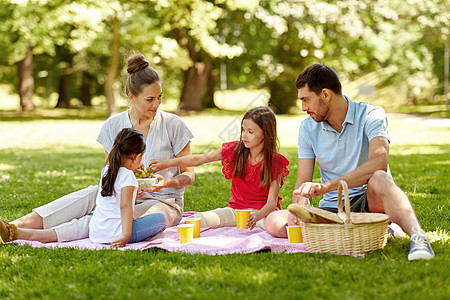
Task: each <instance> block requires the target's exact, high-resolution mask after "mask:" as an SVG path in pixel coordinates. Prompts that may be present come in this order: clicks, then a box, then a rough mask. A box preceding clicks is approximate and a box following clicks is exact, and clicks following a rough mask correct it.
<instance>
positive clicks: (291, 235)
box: [286, 225, 303, 244]
mask: <svg viewBox="0 0 450 300" xmlns="http://www.w3.org/2000/svg"><path fill="white" fill-rule="evenodd" d="M286 229H287V233H288V239H289V243H291V244H297V243H303V237H302V228H301V226H300V225H293V226H286Z"/></svg>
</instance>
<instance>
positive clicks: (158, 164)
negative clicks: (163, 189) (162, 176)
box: [148, 159, 168, 172]
mask: <svg viewBox="0 0 450 300" xmlns="http://www.w3.org/2000/svg"><path fill="white" fill-rule="evenodd" d="M148 166H149V168H150V169H152V170H153V172H158V171H161V170H164V169H166V168H167V167H168V165H167V164H166V163H165V161H164V160H159V159H151V160H150V161H149V163H148Z"/></svg>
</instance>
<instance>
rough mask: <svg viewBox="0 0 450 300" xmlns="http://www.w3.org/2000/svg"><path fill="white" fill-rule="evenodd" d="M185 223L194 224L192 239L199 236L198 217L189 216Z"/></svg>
mask: <svg viewBox="0 0 450 300" xmlns="http://www.w3.org/2000/svg"><path fill="white" fill-rule="evenodd" d="M186 224H194V239H195V238H198V237H200V218H189V219H187V220H186Z"/></svg>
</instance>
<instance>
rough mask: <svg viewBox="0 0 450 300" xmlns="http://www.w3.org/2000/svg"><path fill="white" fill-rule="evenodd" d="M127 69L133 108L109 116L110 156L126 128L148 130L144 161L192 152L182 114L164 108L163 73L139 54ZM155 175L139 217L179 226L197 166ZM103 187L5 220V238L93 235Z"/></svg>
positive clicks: (106, 140) (105, 135)
mask: <svg viewBox="0 0 450 300" xmlns="http://www.w3.org/2000/svg"><path fill="white" fill-rule="evenodd" d="M127 71H128V73H129V76H128V78H127V80H126V84H125V90H126V93H127V96H128V98H129V100H130V102H131V107H130V108H129V109H128V110H126V111H124V112H122V113H119V114H117V115H114V116H112V117H110V118H109V119H108V120H106V122H105V123H104V124H103V126H102V128H101V130H100V133H99V135H98V138H97V141H98V142H99V143H100V144H101V145H102V146H103V148H104V149H105V155H106V157H108V153H109V152H110V150H111V148H112V145H113V141H114V138H115V137H116V135H117V133H118V132H119V131H120V130H122V129H123V128H126V127H132V128H134V129H137V130H139V131H140V132H142V133H143V134H144V137H145V139H146V146H147V147H146V152H145V154H144V156H143V158H142V163H143V164H144V165H148V162H149V160H150V159H153V158H157V159H169V158H174V157H180V156H186V155H190V154H191V148H190V140H191V139H192V138H193V135H192V133H191V132H190V130H189V129H188V128H187V126H186V125H185V124H184V123H183V121H182V120H181V119H180V118H179V117H178V116H176V115H174V114H170V113H167V112H164V111H161V110H159V109H158V107H159V105H160V104H161V99H162V89H161V79H160V77H159V75H158V73H157V72H156V71H155V70H154V69H153V68H151V67H150V66H149V63H148V62H147V60H146V59H145V57H144V56H143V55H142V54H139V53H138V54H134V55H132V56H131V57H129V58H128V61H127ZM155 175H156V177H158V179H159V182H158V184H157V185H156V186H154V187H153V188H152V189H151V190H149V193H145V195H144V193H141V194H140V195H138V199H137V200H136V206H135V212H134V217H135V218H136V217H140V216H143V215H147V214H151V213H157V212H160V213H163V214H164V215H165V216H166V221H167V226H173V225H176V224H178V223H179V222H180V220H181V216H182V212H183V194H184V186H186V185H189V184H192V183H193V182H194V178H195V175H194V169H193V168H181V169H178V168H169V169H166V170H163V171H161V172H159V174H155ZM97 191H98V186H90V187H88V188H86V189H83V190H80V191H76V192H73V193H71V194H68V195H66V196H64V197H62V198H59V199H57V200H54V201H53V202H50V203H48V204H46V205H43V206H41V207H38V208H35V209H33V212H32V213H30V214H28V215H26V216H23V217H21V218H19V219H17V220H14V221H12V222H11V223H10V224H8V223H6V222H0V227H1V233H2V238H3V239H4V240H5V239H6V240H5V241H8V240H11V239H26V240H37V241H41V242H55V241H58V242H64V241H70V240H75V239H82V238H87V237H88V235H89V220H90V218H91V216H92V212H93V210H94V208H95V198H96V195H97ZM15 227H17V229H16V228H15ZM8 236H9V237H10V238H8Z"/></svg>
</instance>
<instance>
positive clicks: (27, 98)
mask: <svg viewBox="0 0 450 300" xmlns="http://www.w3.org/2000/svg"><path fill="white" fill-rule="evenodd" d="M32 63H33V51H32V49H31V47H28V48H27V52H26V56H25V58H24V59H23V60H21V61H19V62H17V76H18V77H19V85H18V90H19V96H20V109H21V110H32V109H34V108H35V106H34V104H33V101H32V99H33V90H34V79H33V67H32Z"/></svg>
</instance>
